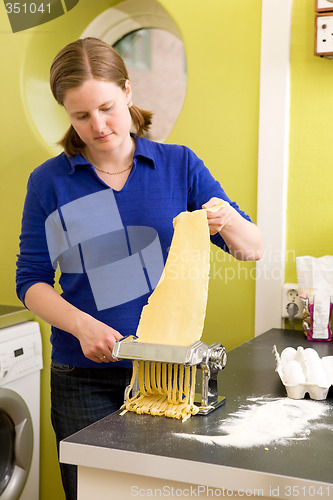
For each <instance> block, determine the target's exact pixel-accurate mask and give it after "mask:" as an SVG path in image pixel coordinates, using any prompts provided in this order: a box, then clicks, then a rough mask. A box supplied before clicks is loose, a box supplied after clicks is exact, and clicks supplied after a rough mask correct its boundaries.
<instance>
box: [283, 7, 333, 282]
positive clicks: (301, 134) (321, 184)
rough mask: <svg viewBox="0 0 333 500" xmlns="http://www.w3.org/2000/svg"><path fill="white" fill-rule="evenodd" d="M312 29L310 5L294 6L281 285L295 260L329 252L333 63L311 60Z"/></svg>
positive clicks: (290, 278) (332, 242)
mask: <svg viewBox="0 0 333 500" xmlns="http://www.w3.org/2000/svg"><path fill="white" fill-rule="evenodd" d="M314 25H315V13H314V2H313V1H312V0H294V1H293V10H292V31H291V99H290V102H291V106H290V145H289V148H290V155H289V177H288V199H287V235H286V236H287V238H286V252H287V255H288V257H287V259H286V280H285V281H286V282H292V283H293V282H296V278H297V277H296V264H295V260H294V257H295V256H299V255H313V256H314V257H320V256H322V255H329V254H332V251H333V231H332V223H333V203H332V202H331V197H332V192H333V189H332V186H333V168H332V155H333V141H332V127H331V118H332V115H331V107H332V106H333V92H332V81H333V61H332V60H329V59H326V58H321V57H318V56H315V55H314Z"/></svg>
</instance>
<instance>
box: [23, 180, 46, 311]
mask: <svg viewBox="0 0 333 500" xmlns="http://www.w3.org/2000/svg"><path fill="white" fill-rule="evenodd" d="M46 218H47V212H46V210H45V208H44V207H43V203H42V200H41V198H40V197H39V195H38V192H37V191H36V189H35V187H34V185H33V180H32V175H31V176H30V178H29V180H28V185H27V195H26V199H25V203H24V208H23V216H22V230H21V236H20V254H19V255H18V259H17V264H16V293H17V295H18V297H19V299H20V300H21V301H22V302H23V304H24V298H25V294H26V292H27V290H28V289H29V288H30V287H31V286H32V285H34V284H35V283H40V282H43V283H47V284H49V285H51V286H53V285H54V273H55V271H54V268H53V266H52V263H51V260H50V256H49V251H48V246H47V241H46V235H45V230H44V228H45V220H46Z"/></svg>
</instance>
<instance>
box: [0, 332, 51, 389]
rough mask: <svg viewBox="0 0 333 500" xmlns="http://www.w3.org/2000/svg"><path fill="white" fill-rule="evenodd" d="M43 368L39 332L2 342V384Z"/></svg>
mask: <svg viewBox="0 0 333 500" xmlns="http://www.w3.org/2000/svg"><path fill="white" fill-rule="evenodd" d="M0 339H1V336H0ZM42 368H43V358H42V342H41V337H40V334H39V333H33V334H31V335H26V336H24V337H19V338H14V339H12V340H8V339H7V341H6V342H0V386H1V385H3V384H5V383H8V382H10V381H12V380H15V379H17V378H20V377H23V376H25V375H28V374H29V373H32V372H34V371H37V370H41V369H42Z"/></svg>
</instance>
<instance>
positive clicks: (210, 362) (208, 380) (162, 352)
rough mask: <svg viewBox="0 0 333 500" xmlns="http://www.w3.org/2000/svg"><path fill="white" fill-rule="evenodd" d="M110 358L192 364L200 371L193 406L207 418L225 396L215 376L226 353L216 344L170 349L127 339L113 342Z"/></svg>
mask: <svg viewBox="0 0 333 500" xmlns="http://www.w3.org/2000/svg"><path fill="white" fill-rule="evenodd" d="M112 357H113V358H114V359H116V360H120V359H122V360H125V359H128V360H132V361H133V360H138V361H152V362H160V363H176V364H182V365H184V366H185V367H189V366H195V365H196V366H197V368H200V369H201V372H202V373H201V377H200V376H198V377H197V378H196V389H195V399H194V404H195V405H196V406H198V407H199V412H198V413H199V414H201V415H207V414H208V413H210V412H211V411H213V410H215V409H216V408H218V407H219V406H221V405H222V404H223V403H224V402H225V397H223V396H221V395H219V393H218V373H219V371H221V370H223V368H224V367H225V365H226V362H227V354H226V351H225V348H224V346H223V345H222V344H220V343H218V342H216V343H214V344H212V345H210V346H208V345H206V344H204V343H203V342H201V341H197V342H195V343H194V344H192V345H190V346H173V345H164V344H148V343H143V342H140V341H139V339H138V338H137V337H134V336H128V337H124V338H122V339H121V340H118V341H116V343H115V345H114V347H113V352H112ZM198 375H199V373H198ZM125 393H126V391H125Z"/></svg>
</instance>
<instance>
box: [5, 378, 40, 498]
mask: <svg viewBox="0 0 333 500" xmlns="http://www.w3.org/2000/svg"><path fill="white" fill-rule="evenodd" d="M32 390H33V388H32ZM0 443H1V446H0V499H1V500H17V499H18V498H19V496H20V493H21V492H22V490H23V488H24V484H25V481H26V479H27V476H28V473H29V469H30V464H31V459H32V451H33V427H32V420H31V415H30V412H29V409H28V407H27V405H26V403H25V402H24V400H23V399H22V398H21V396H19V394H17V393H16V392H15V391H12V390H10V389H5V388H0Z"/></svg>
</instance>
